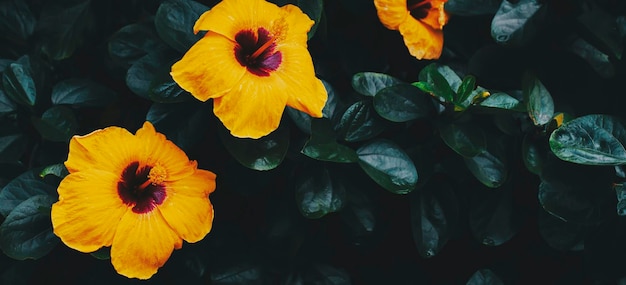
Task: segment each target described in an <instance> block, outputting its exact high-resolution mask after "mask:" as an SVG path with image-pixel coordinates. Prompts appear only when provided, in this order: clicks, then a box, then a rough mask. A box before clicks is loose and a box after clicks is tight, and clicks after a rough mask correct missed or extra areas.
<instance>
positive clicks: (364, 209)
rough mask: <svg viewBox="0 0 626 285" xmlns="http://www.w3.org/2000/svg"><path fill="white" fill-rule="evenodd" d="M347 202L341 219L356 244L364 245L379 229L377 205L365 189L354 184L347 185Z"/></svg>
mask: <svg viewBox="0 0 626 285" xmlns="http://www.w3.org/2000/svg"><path fill="white" fill-rule="evenodd" d="M346 187H348V189H346V190H347V201H346V203H347V204H346V205H345V206H344V208H343V209H342V210H341V212H340V214H341V219H342V220H343V222H344V223H345V224H346V226H347V227H348V228H349V229H350V232H351V237H352V239H353V240H355V243H358V244H363V243H365V242H366V241H367V239H368V238H370V237H371V236H372V234H373V233H374V231H375V230H376V229H378V228H379V225H378V217H377V215H376V212H375V211H376V207H375V204H374V202H373V200H372V198H370V196H371V195H368V193H367V192H366V191H363V190H364V189H362V188H360V187H359V186H356V185H354V184H352V183H351V184H350V185H346Z"/></svg>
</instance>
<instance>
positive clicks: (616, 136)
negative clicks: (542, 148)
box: [550, 115, 626, 165]
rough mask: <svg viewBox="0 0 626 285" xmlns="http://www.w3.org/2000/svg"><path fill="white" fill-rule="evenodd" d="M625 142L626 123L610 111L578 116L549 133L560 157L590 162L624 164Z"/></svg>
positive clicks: (579, 162)
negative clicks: (613, 115)
mask: <svg viewBox="0 0 626 285" xmlns="http://www.w3.org/2000/svg"><path fill="white" fill-rule="evenodd" d="M624 142H626V130H625V129H624V126H623V125H622V124H621V122H620V121H619V120H618V119H617V118H614V117H611V116H607V115H587V116H583V117H579V118H576V119H574V120H572V121H569V122H567V123H564V124H563V125H562V126H561V127H560V128H558V129H556V130H555V131H554V132H552V134H551V135H550V148H551V149H552V152H553V153H554V154H555V155H556V156H557V157H558V158H560V159H562V160H565V161H569V162H573V163H578V164H587V165H620V164H625V163H626V149H624Z"/></svg>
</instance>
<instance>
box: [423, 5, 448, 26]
mask: <svg viewBox="0 0 626 285" xmlns="http://www.w3.org/2000/svg"><path fill="white" fill-rule="evenodd" d="M446 2H447V0H446V1H441V0H433V1H430V5H431V8H430V9H428V14H426V17H424V18H422V19H419V20H420V21H421V22H423V23H426V24H428V25H429V26H430V27H431V28H433V29H435V30H441V29H443V26H444V25H445V24H447V23H448V14H447V13H446V12H445V10H444V8H443V6H444V4H445V3H446Z"/></svg>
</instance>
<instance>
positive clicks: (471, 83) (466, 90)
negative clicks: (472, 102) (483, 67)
mask: <svg viewBox="0 0 626 285" xmlns="http://www.w3.org/2000/svg"><path fill="white" fill-rule="evenodd" d="M474 89H476V77H474V76H471V75H467V76H465V77H463V81H462V82H461V85H460V86H459V89H457V91H456V98H454V103H455V104H457V105H461V106H463V107H467V105H464V104H463V103H464V102H466V101H468V99H469V97H470V96H471V95H472V94H473V93H474ZM468 105H469V104H468Z"/></svg>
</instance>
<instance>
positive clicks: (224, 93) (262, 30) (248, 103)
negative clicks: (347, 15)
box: [171, 0, 327, 138]
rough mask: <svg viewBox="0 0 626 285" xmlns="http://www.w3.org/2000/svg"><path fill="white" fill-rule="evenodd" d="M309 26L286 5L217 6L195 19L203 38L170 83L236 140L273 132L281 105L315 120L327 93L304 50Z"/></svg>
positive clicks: (242, 1)
mask: <svg viewBox="0 0 626 285" xmlns="http://www.w3.org/2000/svg"><path fill="white" fill-rule="evenodd" d="M313 24H314V22H313V21H312V20H311V19H310V18H309V17H308V16H307V15H306V14H304V13H303V12H302V11H301V10H300V9H299V8H298V7H296V6H294V5H286V6H283V7H278V6H276V5H275V4H272V3H269V2H266V1H264V0H224V1H222V2H220V3H218V4H217V5H215V6H214V7H213V8H211V10H209V11H207V12H205V13H204V14H202V15H201V16H200V18H199V19H198V21H197V22H196V24H195V25H194V28H193V29H194V32H195V33H198V32H199V31H208V32H207V33H206V34H205V36H204V37H203V38H202V39H200V40H199V41H198V42H197V43H196V44H195V45H194V46H192V47H191V49H189V51H188V52H187V53H186V54H185V55H184V56H183V58H182V59H181V60H180V61H178V62H177V63H175V64H174V65H173V66H172V72H171V75H172V78H174V80H175V81H176V83H178V85H180V86H181V87H182V88H183V89H185V90H187V91H189V92H190V93H191V94H192V95H193V96H194V97H196V98H197V99H198V100H201V101H207V100H208V99H213V112H214V113H215V115H216V116H217V117H218V118H219V119H220V120H221V121H222V123H223V124H224V126H226V128H227V129H229V130H230V132H231V134H232V135H233V136H236V137H245V138H260V137H262V136H265V135H267V134H269V133H270V132H272V131H274V130H275V129H276V128H277V127H278V125H279V123H280V119H281V116H282V114H283V111H284V109H285V106H290V107H293V108H295V109H298V110H300V111H303V112H305V113H307V114H309V115H311V116H313V117H321V116H322V108H324V104H325V103H326V99H327V93H326V89H324V85H323V84H322V82H321V81H320V80H319V79H317V78H316V77H315V70H314V68H313V61H312V59H311V55H310V54H309V52H308V50H307V32H308V31H309V30H310V29H311V26H313Z"/></svg>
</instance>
